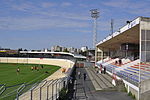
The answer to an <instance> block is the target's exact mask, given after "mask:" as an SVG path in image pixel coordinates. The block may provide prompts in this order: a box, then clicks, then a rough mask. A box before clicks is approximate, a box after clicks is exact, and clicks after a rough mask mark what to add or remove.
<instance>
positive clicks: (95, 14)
mask: <svg viewBox="0 0 150 100" xmlns="http://www.w3.org/2000/svg"><path fill="white" fill-rule="evenodd" d="M90 12H91V17H92V18H93V19H94V25H93V48H94V49H95V65H96V61H97V49H96V43H97V18H98V17H99V11H98V10H97V9H92V10H90Z"/></svg>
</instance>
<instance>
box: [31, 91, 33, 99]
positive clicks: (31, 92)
mask: <svg viewBox="0 0 150 100" xmlns="http://www.w3.org/2000/svg"><path fill="white" fill-rule="evenodd" d="M32 98H33V95H32V90H31V100H32Z"/></svg>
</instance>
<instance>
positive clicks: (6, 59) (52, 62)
mask: <svg viewBox="0 0 150 100" xmlns="http://www.w3.org/2000/svg"><path fill="white" fill-rule="evenodd" d="M0 63H25V64H47V65H56V66H60V67H63V68H66V69H68V68H72V67H73V66H74V62H73V61H70V60H66V59H48V58H43V59H40V58H12V57H0Z"/></svg>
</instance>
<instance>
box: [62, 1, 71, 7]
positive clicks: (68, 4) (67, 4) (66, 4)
mask: <svg viewBox="0 0 150 100" xmlns="http://www.w3.org/2000/svg"><path fill="white" fill-rule="evenodd" d="M71 5H72V4H71V3H70V2H63V3H62V4H61V6H65V7H66V6H71Z"/></svg>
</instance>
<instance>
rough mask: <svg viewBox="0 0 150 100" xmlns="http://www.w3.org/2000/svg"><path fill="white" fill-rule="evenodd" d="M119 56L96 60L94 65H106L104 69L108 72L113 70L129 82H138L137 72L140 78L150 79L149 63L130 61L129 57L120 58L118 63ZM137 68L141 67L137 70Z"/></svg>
mask: <svg viewBox="0 0 150 100" xmlns="http://www.w3.org/2000/svg"><path fill="white" fill-rule="evenodd" d="M118 60H119V58H115V59H111V58H109V59H108V58H106V59H104V60H103V61H102V60H101V61H98V62H97V63H96V66H98V67H99V66H100V65H102V67H106V70H107V71H109V72H111V73H112V72H114V73H115V74H116V75H117V76H119V77H120V78H123V79H125V80H127V81H130V82H132V83H133V82H135V83H138V82H139V73H140V80H141V81H143V80H146V79H150V64H147V63H140V60H139V59H138V60H135V61H131V60H130V59H125V58H123V59H121V61H122V63H121V64H118V63H117V62H116V61H118ZM139 69H141V70H140V71H139Z"/></svg>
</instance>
